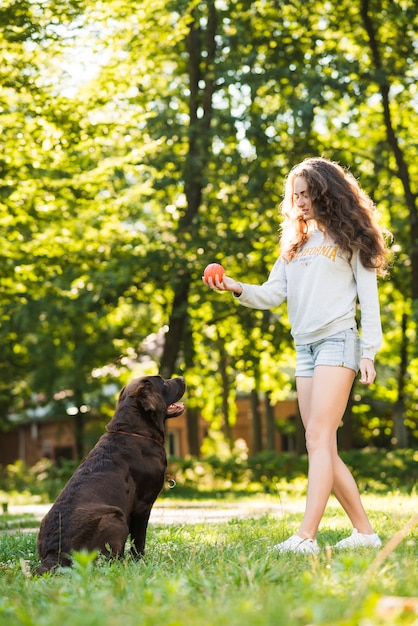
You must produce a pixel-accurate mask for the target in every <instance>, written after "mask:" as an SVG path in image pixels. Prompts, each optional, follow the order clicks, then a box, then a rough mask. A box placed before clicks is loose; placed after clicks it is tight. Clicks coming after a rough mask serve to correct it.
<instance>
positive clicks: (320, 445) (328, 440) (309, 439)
mask: <svg viewBox="0 0 418 626" xmlns="http://www.w3.org/2000/svg"><path fill="white" fill-rule="evenodd" d="M333 440H334V437H333V435H332V434H331V433H327V432H325V431H324V429H323V428H318V427H315V426H313V427H312V426H309V427H308V428H307V429H306V431H305V442H306V449H307V451H308V454H312V453H313V452H316V451H317V450H328V451H329V452H330V453H332V452H333V445H334V444H333Z"/></svg>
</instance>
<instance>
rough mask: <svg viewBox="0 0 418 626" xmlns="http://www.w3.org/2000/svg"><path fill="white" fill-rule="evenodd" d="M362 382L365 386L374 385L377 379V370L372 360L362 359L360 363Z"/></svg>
mask: <svg viewBox="0 0 418 626" xmlns="http://www.w3.org/2000/svg"><path fill="white" fill-rule="evenodd" d="M360 373H361V376H360V382H361V383H363V385H372V384H373V383H374V379H375V378H376V370H375V369H374V362H373V360H372V359H366V358H362V359H361V361H360Z"/></svg>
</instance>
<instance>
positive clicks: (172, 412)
mask: <svg viewBox="0 0 418 626" xmlns="http://www.w3.org/2000/svg"><path fill="white" fill-rule="evenodd" d="M184 407H185V405H184V402H173V404H170V406H169V407H168V408H167V417H177V416H178V415H181V414H182V413H183V411H184Z"/></svg>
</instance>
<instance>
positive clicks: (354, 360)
mask: <svg viewBox="0 0 418 626" xmlns="http://www.w3.org/2000/svg"><path fill="white" fill-rule="evenodd" d="M360 356H361V348H360V337H359V334H358V330H357V328H350V329H348V330H343V331H341V332H339V333H336V334H335V335H331V336H330V337H325V339H320V340H319V341H315V342H314V343H309V344H302V345H296V372H295V375H296V376H312V375H313V372H314V368H315V366H316V365H331V366H334V367H348V368H349V369H351V370H354V371H355V372H356V373H357V372H358V371H359V366H360Z"/></svg>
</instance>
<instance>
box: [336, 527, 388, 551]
mask: <svg viewBox="0 0 418 626" xmlns="http://www.w3.org/2000/svg"><path fill="white" fill-rule="evenodd" d="M381 545H382V542H381V540H380V537H379V536H378V535H377V534H376V533H373V534H372V535H365V534H363V533H359V532H358V530H357V529H356V528H354V530H353V533H352V534H351V535H350V537H347V538H346V539H341V541H339V542H338V543H336V544H335V546H333V548H337V550H347V549H350V548H380V546H381Z"/></svg>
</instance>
